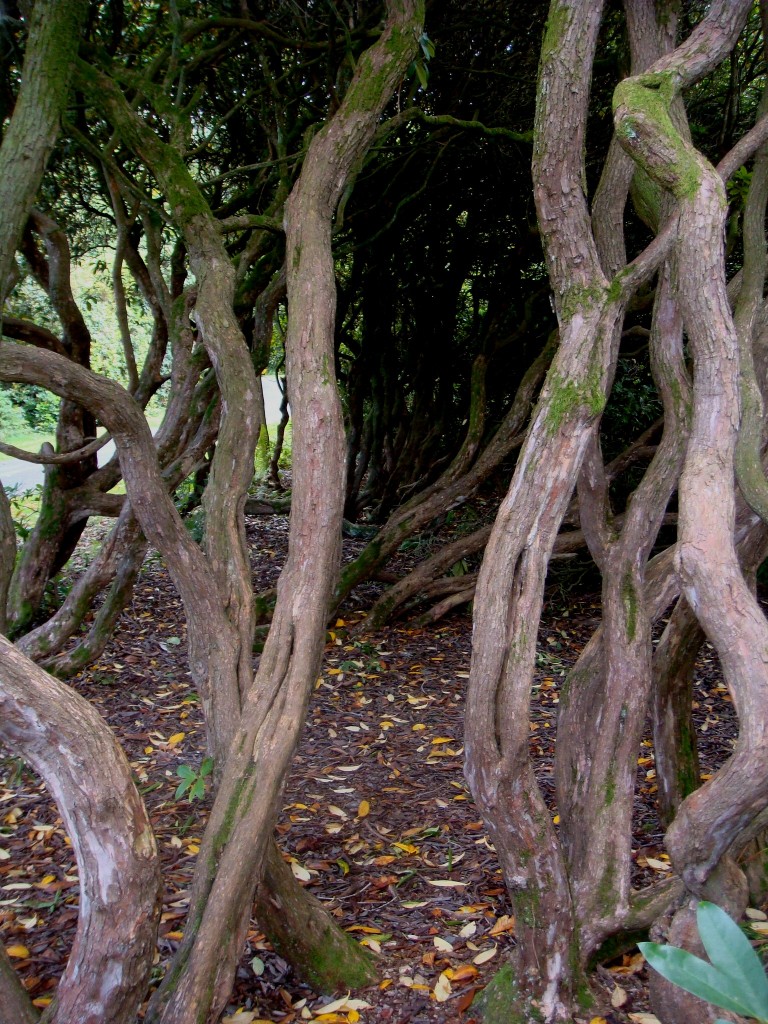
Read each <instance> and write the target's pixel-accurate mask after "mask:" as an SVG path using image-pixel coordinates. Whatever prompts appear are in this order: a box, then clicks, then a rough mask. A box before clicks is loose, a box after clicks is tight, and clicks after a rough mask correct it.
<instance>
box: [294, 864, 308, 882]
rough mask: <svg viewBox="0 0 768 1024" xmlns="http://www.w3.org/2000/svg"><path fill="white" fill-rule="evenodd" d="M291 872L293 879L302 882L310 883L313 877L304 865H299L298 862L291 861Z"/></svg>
mask: <svg viewBox="0 0 768 1024" xmlns="http://www.w3.org/2000/svg"><path fill="white" fill-rule="evenodd" d="M291 871H292V872H293V877H294V878H298V880H299V881H300V882H308V881H309V880H310V878H311V877H312V876H311V875H310V873H309V872H308V871H307V869H306V868H305V867H304V865H303V864H299V862H298V861H297V860H292V861H291Z"/></svg>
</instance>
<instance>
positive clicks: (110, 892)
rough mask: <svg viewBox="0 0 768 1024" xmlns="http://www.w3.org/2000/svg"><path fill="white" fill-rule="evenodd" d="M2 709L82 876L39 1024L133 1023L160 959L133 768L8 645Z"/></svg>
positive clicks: (82, 708)
mask: <svg viewBox="0 0 768 1024" xmlns="http://www.w3.org/2000/svg"><path fill="white" fill-rule="evenodd" d="M0 710H2V714H1V715H0V738H2V741H3V743H4V744H6V745H7V746H8V747H9V748H10V749H11V750H12V751H13V752H14V753H17V754H19V755H20V756H21V757H23V758H24V759H25V760H26V761H28V762H29V763H30V764H31V765H32V766H33V767H34V768H35V769H36V770H37V771H38V772H39V773H40V775H41V776H42V778H43V779H44V781H45V783H46V785H47V786H48V789H49V791H50V792H51V795H52V796H53V798H54V800H55V801H56V804H57V806H58V808H59V811H60V813H61V816H62V818H63V819H64V824H65V827H66V829H67V833H68V834H69V836H70V837H71V839H72V846H73V850H74V853H75V857H76V859H77V865H78V873H79V877H80V914H79V918H78V925H77V934H76V936H75V941H74V945H73V948H72V952H71V954H70V958H69V961H68V963H67V967H66V969H65V971H64V974H63V976H62V978H61V980H60V982H59V987H58V990H57V997H56V999H55V1000H54V1002H53V1003H52V1004H51V1006H50V1007H49V1008H48V1009H47V1010H46V1011H45V1012H44V1014H43V1016H42V1020H43V1021H45V1022H51V1024H71V1022H72V1021H74V1020H77V1021H78V1024H103V1022H104V1021H110V1022H111V1024H132V1022H133V1021H134V1020H135V1015H136V1012H137V1010H138V1007H139V1003H140V1002H141V1000H142V999H143V998H144V995H145V992H146V986H147V984H148V982H149V972H150V970H151V966H152V955H153V953H154V950H155V940H156V933H157V924H158V921H159V914H160V870H159V861H158V855H157V848H156V846H155V839H154V835H153V834H152V827H151V825H150V823H149V819H148V817H147V813H146V810H145V808H144V805H143V803H142V801H141V797H140V796H139V794H138V792H137V791H136V787H135V786H134V784H133V781H132V779H131V770H130V766H129V764H128V762H127V760H126V758H125V755H124V754H123V752H122V750H121V749H120V747H119V746H118V744H117V742H116V741H115V739H114V737H113V736H112V733H111V732H110V730H109V728H108V727H107V725H106V723H105V722H104V721H103V719H102V718H101V716H100V715H99V714H98V712H96V711H95V710H94V709H93V708H92V707H91V705H90V704H89V703H88V702H87V701H86V700H84V699H83V698H82V697H80V696H78V695H77V694H76V693H74V692H73V691H72V690H70V689H69V688H68V687H66V686H65V685H64V684H62V683H59V682H57V681H56V680H55V679H53V678H52V677H51V676H49V675H48V674H47V673H45V672H44V671H43V670H42V669H40V668H38V667H37V666H36V665H35V664H34V663H33V662H31V661H29V660H28V659H27V658H25V656H24V655H23V654H22V653H21V652H20V651H18V650H17V649H16V648H15V647H13V645H12V644H10V643H9V642H8V641H7V640H5V639H4V638H2V637H0ZM86 779H87V780H88V784H87V787H85V786H84V782H83V780H86Z"/></svg>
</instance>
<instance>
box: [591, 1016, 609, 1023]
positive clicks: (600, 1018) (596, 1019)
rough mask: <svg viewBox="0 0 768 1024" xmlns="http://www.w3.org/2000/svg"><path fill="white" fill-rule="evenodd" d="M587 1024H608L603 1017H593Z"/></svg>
mask: <svg viewBox="0 0 768 1024" xmlns="http://www.w3.org/2000/svg"><path fill="white" fill-rule="evenodd" d="M589 1024H608V1021H607V1020H606V1019H605V1017H593V1018H592V1020H591V1021H590V1022H589Z"/></svg>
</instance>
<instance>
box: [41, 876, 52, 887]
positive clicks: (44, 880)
mask: <svg viewBox="0 0 768 1024" xmlns="http://www.w3.org/2000/svg"><path fill="white" fill-rule="evenodd" d="M55 881H56V875H45V876H44V877H43V878H41V879H40V883H39V884H40V885H41V886H42V885H50V884H51V882H55Z"/></svg>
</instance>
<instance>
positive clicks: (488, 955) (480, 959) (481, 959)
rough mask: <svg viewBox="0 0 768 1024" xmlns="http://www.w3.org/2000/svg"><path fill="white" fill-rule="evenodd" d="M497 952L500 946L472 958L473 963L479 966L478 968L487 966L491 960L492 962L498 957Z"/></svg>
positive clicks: (485, 950)
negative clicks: (482, 965) (481, 965)
mask: <svg viewBox="0 0 768 1024" xmlns="http://www.w3.org/2000/svg"><path fill="white" fill-rule="evenodd" d="M497 950H498V946H492V947H491V949H484V950H483V952H482V953H478V954H477V956H476V957H473V958H472V963H473V964H477V965H478V967H479V966H480V964H487V963H488V961H489V960H492V959H493V958H494V957H495V956H496V951H497Z"/></svg>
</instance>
